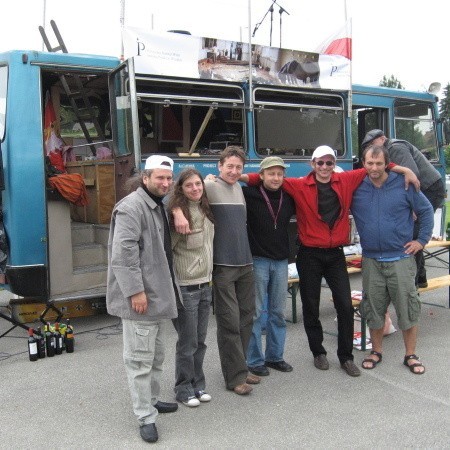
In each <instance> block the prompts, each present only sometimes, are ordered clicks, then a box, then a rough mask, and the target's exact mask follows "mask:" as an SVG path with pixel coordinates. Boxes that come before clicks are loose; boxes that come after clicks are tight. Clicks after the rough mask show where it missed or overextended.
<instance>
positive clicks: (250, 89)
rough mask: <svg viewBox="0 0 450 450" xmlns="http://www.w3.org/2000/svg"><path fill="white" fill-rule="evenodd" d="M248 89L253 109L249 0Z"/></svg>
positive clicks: (249, 5) (249, 8) (249, 1)
mask: <svg viewBox="0 0 450 450" xmlns="http://www.w3.org/2000/svg"><path fill="white" fill-rule="evenodd" d="M248 69H249V71H248V89H249V104H248V107H249V110H250V111H253V92H252V69H253V66H252V2H251V0H248Z"/></svg>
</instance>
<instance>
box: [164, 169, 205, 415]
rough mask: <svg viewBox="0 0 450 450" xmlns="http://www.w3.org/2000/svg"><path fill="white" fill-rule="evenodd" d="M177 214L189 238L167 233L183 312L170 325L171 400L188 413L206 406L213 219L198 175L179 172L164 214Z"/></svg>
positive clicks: (185, 235) (195, 172)
mask: <svg viewBox="0 0 450 450" xmlns="http://www.w3.org/2000/svg"><path fill="white" fill-rule="evenodd" d="M174 208H180V209H181V211H182V212H183V214H184V216H185V217H186V219H187V220H188V221H189V228H190V230H191V233H190V234H180V233H177V232H176V231H175V230H174V229H172V230H171V236H172V251H173V257H174V267H175V273H176V275H177V277H178V280H179V285H180V290H181V294H182V296H183V306H184V307H180V308H179V309H178V317H177V318H176V319H174V321H173V322H174V325H175V328H176V330H177V332H178V341H177V347H176V360H175V395H176V399H177V400H178V401H179V402H182V403H183V404H184V405H186V406H189V407H195V406H199V405H200V402H209V401H210V400H211V395H210V394H208V393H207V392H206V391H205V386H206V385H205V373H204V372H203V360H204V357H205V353H206V344H205V340H206V333H207V329H208V320H209V313H210V306H211V298H212V290H211V274H212V268H213V238H214V224H213V223H214V218H213V215H212V212H211V208H210V207H209V203H208V198H207V197H206V191H205V186H204V182H203V178H202V176H201V174H200V173H199V172H198V171H197V170H195V169H192V168H189V169H185V170H183V171H182V172H181V173H180V175H179V177H178V180H177V181H176V183H175V185H174V191H173V194H172V195H171V197H170V200H169V207H168V209H169V211H172V210H173V209H174Z"/></svg>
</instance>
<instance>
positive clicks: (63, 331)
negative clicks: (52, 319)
mask: <svg viewBox="0 0 450 450" xmlns="http://www.w3.org/2000/svg"><path fill="white" fill-rule="evenodd" d="M66 330H67V325H66V324H65V323H60V324H59V332H60V333H61V337H62V349H63V350H65V349H66Z"/></svg>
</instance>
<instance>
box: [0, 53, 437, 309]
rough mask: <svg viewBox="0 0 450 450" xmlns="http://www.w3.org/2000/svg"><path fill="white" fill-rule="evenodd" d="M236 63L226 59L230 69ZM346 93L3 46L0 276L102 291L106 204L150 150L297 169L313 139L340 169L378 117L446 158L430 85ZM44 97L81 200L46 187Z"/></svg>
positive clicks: (204, 165)
mask: <svg viewBox="0 0 450 450" xmlns="http://www.w3.org/2000/svg"><path fill="white" fill-rule="evenodd" d="M205 58H206V59H207V56H205ZM258 58H260V55H258ZM258 64H262V63H261V61H260V60H258ZM308 64H310V63H308ZM241 66H242V65H241V64H239V61H232V62H229V67H230V70H236V71H239V70H241V68H242V67H241ZM350 94H351V92H349V91H348V90H336V89H324V88H322V87H320V86H319V85H318V84H317V83H316V82H315V81H314V80H313V81H311V80H309V79H303V80H302V81H301V82H299V83H292V81H291V80H289V83H285V84H277V85H275V84H269V83H265V82H264V81H263V80H261V79H255V80H253V82H252V81H251V80H250V81H248V80H246V81H230V80H229V79H227V80H225V79H217V78H215V79H213V78H211V79H194V78H188V77H181V76H167V75H161V74H154V73H148V72H144V71H142V70H136V68H135V59H134V58H129V59H128V60H126V61H125V62H121V61H119V59H117V58H112V57H105V56H92V55H80V54H70V53H53V52H37V51H11V52H6V53H2V54H0V141H1V154H2V157H3V165H2V167H0V170H1V172H2V173H1V174H0V175H1V176H3V178H4V190H3V191H2V207H3V220H4V226H5V230H6V234H7V237H8V242H9V253H8V260H7V267H6V279H7V286H6V287H7V288H8V289H9V290H10V291H11V293H13V294H15V295H16V296H20V297H23V302H26V301H27V300H30V301H37V300H38V301H41V302H42V303H44V304H46V305H47V306H48V305H50V306H52V305H56V308H57V305H58V303H59V302H67V301H71V300H80V299H88V300H89V299H91V300H95V299H103V298H104V296H105V292H106V269H107V259H106V256H107V251H106V246H107V239H108V233H109V220H110V214H111V211H112V209H113V207H114V204H115V203H116V202H117V201H118V200H119V199H120V198H122V197H123V196H125V195H126V194H127V185H128V183H127V182H128V180H130V178H132V177H133V176H134V175H135V173H136V172H137V171H138V170H139V169H140V168H141V167H142V164H143V162H144V161H145V159H146V158H147V157H148V156H149V155H150V154H153V153H158V154H165V155H168V156H170V157H172V158H173V159H174V161H175V173H177V172H179V171H180V170H182V169H183V168H185V167H187V166H195V167H196V168H198V169H199V170H200V171H201V172H202V173H203V174H205V175H206V174H208V173H214V172H216V170H217V162H218V158H219V153H220V151H221V150H222V149H223V148H225V147H226V146H227V145H231V144H234V145H240V146H242V147H243V148H244V149H245V151H246V153H247V156H248V163H247V170H248V171H254V170H257V168H258V166H259V162H260V161H261V159H263V158H264V157H266V156H268V155H279V156H281V157H283V159H284V160H285V161H286V163H287V166H288V168H287V175H288V176H303V175H305V174H306V173H308V171H309V170H310V158H311V155H312V152H313V150H314V149H315V148H316V147H317V146H318V145H323V144H326V145H329V146H331V147H332V148H334V149H335V150H336V153H337V160H338V165H339V166H340V167H341V168H342V169H343V170H350V169H352V167H353V165H354V162H355V159H357V158H358V152H357V149H358V148H359V143H360V142H361V140H362V137H363V136H364V134H365V132H366V131H368V130H370V129H372V128H382V129H384V130H385V131H386V132H387V135H388V136H391V137H401V138H405V139H408V140H409V141H411V142H413V143H414V144H415V145H416V146H418V148H420V149H423V151H426V152H427V155H429V157H430V160H432V161H433V163H434V164H436V166H437V167H438V168H439V169H440V170H442V169H443V168H444V166H445V165H444V163H443V161H444V155H443V152H442V145H443V137H442V130H441V129H440V124H439V120H438V115H437V99H436V97H435V96H432V95H428V94H418V93H412V92H407V91H399V90H382V89H380V88H370V87H363V86H355V87H354V89H353V96H352V95H350ZM48 96H50V98H51V101H52V104H53V108H54V110H55V113H56V114H55V115H56V121H55V130H56V131H57V133H58V135H59V136H61V138H62V140H63V141H64V144H65V146H67V147H70V148H71V151H72V158H71V160H70V161H68V162H66V166H65V168H66V170H67V172H68V173H78V174H81V176H82V177H83V179H84V182H85V186H86V190H87V196H88V199H89V203H88V204H87V205H86V206H77V205H74V204H72V203H71V202H69V201H67V200H66V199H65V198H64V197H63V196H62V195H61V193H60V192H58V191H57V190H55V189H51V188H50V187H49V184H48V180H47V174H46V149H45V142H44V122H45V117H44V111H45V104H46V98H48ZM352 97H353V101H351V100H352ZM80 99H81V100H82V102H81V104H80V103H79V102H80ZM85 109H87V110H88V111H87V113H86V111H84V110H85ZM414 137H416V138H417V139H413V138H414ZM99 148H102V149H103V150H105V148H106V149H107V150H108V149H109V154H108V152H107V155H109V157H107V158H106V159H103V158H102V159H99V158H97V156H98V154H99V152H98V150H99ZM294 228H295V227H294Z"/></svg>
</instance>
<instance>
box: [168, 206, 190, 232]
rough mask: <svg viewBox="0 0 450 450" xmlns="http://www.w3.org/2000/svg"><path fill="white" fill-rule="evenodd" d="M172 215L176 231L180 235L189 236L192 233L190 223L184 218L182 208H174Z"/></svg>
mask: <svg viewBox="0 0 450 450" xmlns="http://www.w3.org/2000/svg"><path fill="white" fill-rule="evenodd" d="M172 215H173V224H174V226H175V231H176V232H177V233H180V234H189V233H190V232H191V229H190V227H189V221H188V220H187V219H186V217H185V216H184V214H183V211H182V210H181V208H174V209H173V210H172Z"/></svg>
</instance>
